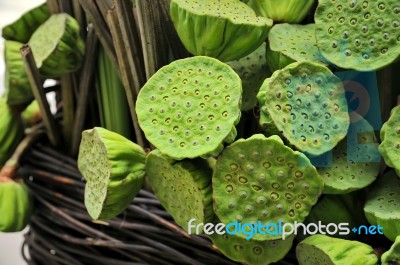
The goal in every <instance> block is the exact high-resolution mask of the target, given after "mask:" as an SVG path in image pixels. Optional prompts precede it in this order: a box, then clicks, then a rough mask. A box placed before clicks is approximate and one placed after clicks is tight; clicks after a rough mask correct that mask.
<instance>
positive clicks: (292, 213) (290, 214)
mask: <svg viewBox="0 0 400 265" xmlns="http://www.w3.org/2000/svg"><path fill="white" fill-rule="evenodd" d="M288 215H289V216H290V217H293V216H294V210H293V209H291V210H290V211H289V213H288Z"/></svg>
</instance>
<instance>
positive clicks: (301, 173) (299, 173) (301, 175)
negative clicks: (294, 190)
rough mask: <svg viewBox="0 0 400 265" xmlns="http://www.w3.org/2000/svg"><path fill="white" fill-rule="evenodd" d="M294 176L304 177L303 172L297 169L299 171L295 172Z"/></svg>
mask: <svg viewBox="0 0 400 265" xmlns="http://www.w3.org/2000/svg"><path fill="white" fill-rule="evenodd" d="M294 176H295V177H296V178H297V179H299V178H302V177H303V172H301V171H299V170H297V171H296V172H295V173H294Z"/></svg>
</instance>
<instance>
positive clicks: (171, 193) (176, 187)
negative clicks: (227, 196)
mask: <svg viewBox="0 0 400 265" xmlns="http://www.w3.org/2000/svg"><path fill="white" fill-rule="evenodd" d="M146 173H147V176H148V178H149V180H150V183H151V186H152V188H153V191H154V194H155V195H156V196H157V198H158V199H159V200H160V202H161V204H162V205H163V206H164V208H165V209H166V210H167V211H168V213H170V214H171V216H172V217H173V218H174V220H175V222H176V223H177V224H178V225H180V226H181V227H182V228H183V229H185V230H188V224H189V221H190V220H191V219H192V218H195V220H194V222H193V223H192V224H193V225H194V226H196V225H197V224H199V223H208V222H211V221H212V220H213V218H214V211H213V206H212V190H211V175H212V170H211V168H210V167H209V166H208V164H207V161H206V160H203V159H200V158H198V159H195V160H184V161H181V162H177V161H174V160H173V159H171V158H168V157H167V156H165V155H163V154H161V152H160V151H158V150H153V151H152V152H150V153H149V154H148V155H147V158H146ZM200 229H201V230H199V231H197V232H200V233H201V232H202V231H203V230H202V229H203V227H202V226H201V227H200ZM188 232H189V231H188ZM190 232H191V233H195V232H196V231H195V230H192V231H190Z"/></svg>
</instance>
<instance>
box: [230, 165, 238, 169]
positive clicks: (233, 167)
mask: <svg viewBox="0 0 400 265" xmlns="http://www.w3.org/2000/svg"><path fill="white" fill-rule="evenodd" d="M230 168H231V170H233V171H236V170H237V169H238V168H239V166H238V165H237V164H231V165H230Z"/></svg>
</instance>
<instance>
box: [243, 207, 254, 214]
mask: <svg viewBox="0 0 400 265" xmlns="http://www.w3.org/2000/svg"><path fill="white" fill-rule="evenodd" d="M244 211H245V212H246V213H251V212H252V211H253V206H251V205H246V207H244Z"/></svg>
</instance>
